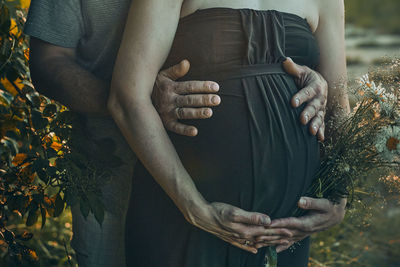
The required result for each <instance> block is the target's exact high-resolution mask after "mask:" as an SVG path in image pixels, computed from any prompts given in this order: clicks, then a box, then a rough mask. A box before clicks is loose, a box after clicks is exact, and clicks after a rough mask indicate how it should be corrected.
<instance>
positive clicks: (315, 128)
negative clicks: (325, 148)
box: [312, 125, 318, 133]
mask: <svg viewBox="0 0 400 267" xmlns="http://www.w3.org/2000/svg"><path fill="white" fill-rule="evenodd" d="M312 128H313V130H314V132H315V133H317V130H318V129H317V126H315V125H314V126H313V127H312Z"/></svg>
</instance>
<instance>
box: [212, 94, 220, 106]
mask: <svg viewBox="0 0 400 267" xmlns="http://www.w3.org/2000/svg"><path fill="white" fill-rule="evenodd" d="M211 101H212V102H213V104H219V97H218V96H213V97H212V99H211Z"/></svg>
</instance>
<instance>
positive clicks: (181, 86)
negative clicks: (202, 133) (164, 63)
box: [152, 60, 221, 136]
mask: <svg viewBox="0 0 400 267" xmlns="http://www.w3.org/2000/svg"><path fill="white" fill-rule="evenodd" d="M189 68H190V64H189V61H187V60H183V61H181V62H180V63H179V64H177V65H175V66H172V67H171V68H169V69H166V70H163V71H161V72H160V73H159V74H158V76H157V79H156V82H155V86H154V89H153V94H152V100H153V104H154V106H155V108H156V110H157V111H158V113H159V114H160V117H161V120H162V121H163V124H164V126H165V128H166V129H167V130H170V131H172V132H175V133H177V134H181V135H187V136H196V135H197V133H198V131H197V129H196V128H195V127H194V126H188V125H185V124H182V123H180V122H178V119H207V118H210V117H211V116H212V109H211V108H210V107H213V106H218V105H219V104H220V103H221V98H220V97H219V96H218V95H216V94H215V93H216V92H218V90H219V85H218V84H217V83H215V82H211V81H187V82H175V80H177V79H178V78H181V77H183V76H185V75H186V74H187V73H188V71H189Z"/></svg>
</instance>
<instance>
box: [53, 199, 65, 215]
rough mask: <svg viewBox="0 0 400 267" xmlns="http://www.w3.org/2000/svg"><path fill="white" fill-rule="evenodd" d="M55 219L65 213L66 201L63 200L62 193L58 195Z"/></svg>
mask: <svg viewBox="0 0 400 267" xmlns="http://www.w3.org/2000/svg"><path fill="white" fill-rule="evenodd" d="M54 206H55V208H54V217H58V216H60V215H61V213H62V212H63V211H64V206H65V203H64V200H63V199H62V198H61V196H60V193H58V194H57V196H56V200H55V202H54Z"/></svg>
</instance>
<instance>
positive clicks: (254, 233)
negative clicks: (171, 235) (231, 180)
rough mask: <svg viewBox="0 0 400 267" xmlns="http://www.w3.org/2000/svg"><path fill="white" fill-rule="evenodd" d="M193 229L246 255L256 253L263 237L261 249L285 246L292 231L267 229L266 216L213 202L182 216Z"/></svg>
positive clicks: (268, 220) (268, 219) (269, 221)
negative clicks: (258, 240) (207, 234)
mask: <svg viewBox="0 0 400 267" xmlns="http://www.w3.org/2000/svg"><path fill="white" fill-rule="evenodd" d="M185 217H186V219H187V220H188V221H189V222H190V223H191V224H193V225H194V226H196V227H198V228H201V229H202V230H204V231H207V232H209V233H211V234H213V235H215V236H217V237H219V238H221V239H222V240H224V241H226V242H228V243H230V244H232V245H234V246H236V247H239V248H241V249H243V250H246V251H248V252H251V253H254V254H256V253H257V249H258V248H256V239H257V238H261V237H262V238H263V240H264V246H266V245H268V246H276V245H286V244H288V241H287V239H288V238H290V237H291V236H292V234H291V232H290V231H288V230H286V229H281V228H274V229H272V228H270V227H269V226H270V224H271V219H270V218H269V216H267V215H265V214H262V213H258V212H248V211H245V210H242V209H240V208H237V207H234V206H232V205H229V204H225V203H219V202H213V203H209V204H206V205H204V206H202V207H200V208H198V209H197V208H194V209H192V210H191V211H190V214H188V215H187V216H185Z"/></svg>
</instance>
